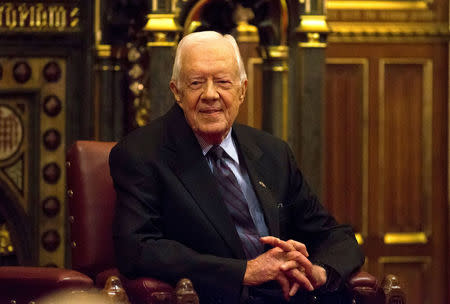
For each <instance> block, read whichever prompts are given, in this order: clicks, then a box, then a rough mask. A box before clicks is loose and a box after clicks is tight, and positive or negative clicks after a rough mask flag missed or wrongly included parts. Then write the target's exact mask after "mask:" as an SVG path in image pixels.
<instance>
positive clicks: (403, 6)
mask: <svg viewBox="0 0 450 304" xmlns="http://www.w3.org/2000/svg"><path fill="white" fill-rule="evenodd" d="M431 4H432V1H358V0H356V1H355V0H349V1H346V0H337V1H328V2H327V9H329V10H427V9H429V7H430V5H431Z"/></svg>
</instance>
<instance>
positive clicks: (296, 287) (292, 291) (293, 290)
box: [289, 282, 300, 297]
mask: <svg viewBox="0 0 450 304" xmlns="http://www.w3.org/2000/svg"><path fill="white" fill-rule="evenodd" d="M299 289H300V285H299V284H298V283H297V282H294V284H292V286H291V289H290V290H289V296H291V297H293V296H295V294H296V293H297V291H298V290H299Z"/></svg>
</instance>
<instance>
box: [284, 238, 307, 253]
mask: <svg viewBox="0 0 450 304" xmlns="http://www.w3.org/2000/svg"><path fill="white" fill-rule="evenodd" d="M286 242H287V243H289V244H290V245H292V246H293V247H294V248H295V250H297V251H300V252H301V253H302V254H303V255H305V256H306V257H308V256H309V253H308V250H306V245H305V244H303V243H300V242H298V241H296V240H288V241H286Z"/></svg>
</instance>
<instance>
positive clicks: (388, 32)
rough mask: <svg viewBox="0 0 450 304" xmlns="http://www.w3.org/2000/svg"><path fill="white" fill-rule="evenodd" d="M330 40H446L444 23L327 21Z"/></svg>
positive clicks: (447, 35) (447, 31)
mask: <svg viewBox="0 0 450 304" xmlns="http://www.w3.org/2000/svg"><path fill="white" fill-rule="evenodd" d="M329 25H330V28H331V33H330V35H329V41H330V42H343V40H345V42H366V41H367V40H368V39H375V40H377V39H378V40H380V41H381V40H397V41H406V40H411V39H438V40H445V41H446V40H448V39H449V38H450V30H449V27H448V24H446V23H423V22H422V23H385V22H371V23H363V22H329Z"/></svg>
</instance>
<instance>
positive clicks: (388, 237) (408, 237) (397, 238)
mask: <svg viewBox="0 0 450 304" xmlns="http://www.w3.org/2000/svg"><path fill="white" fill-rule="evenodd" d="M384 243H385V244H388V245H393V244H426V243H428V238H427V235H426V234H425V233H424V232H411V233H405V232H404V233H386V234H385V235H384Z"/></svg>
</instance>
